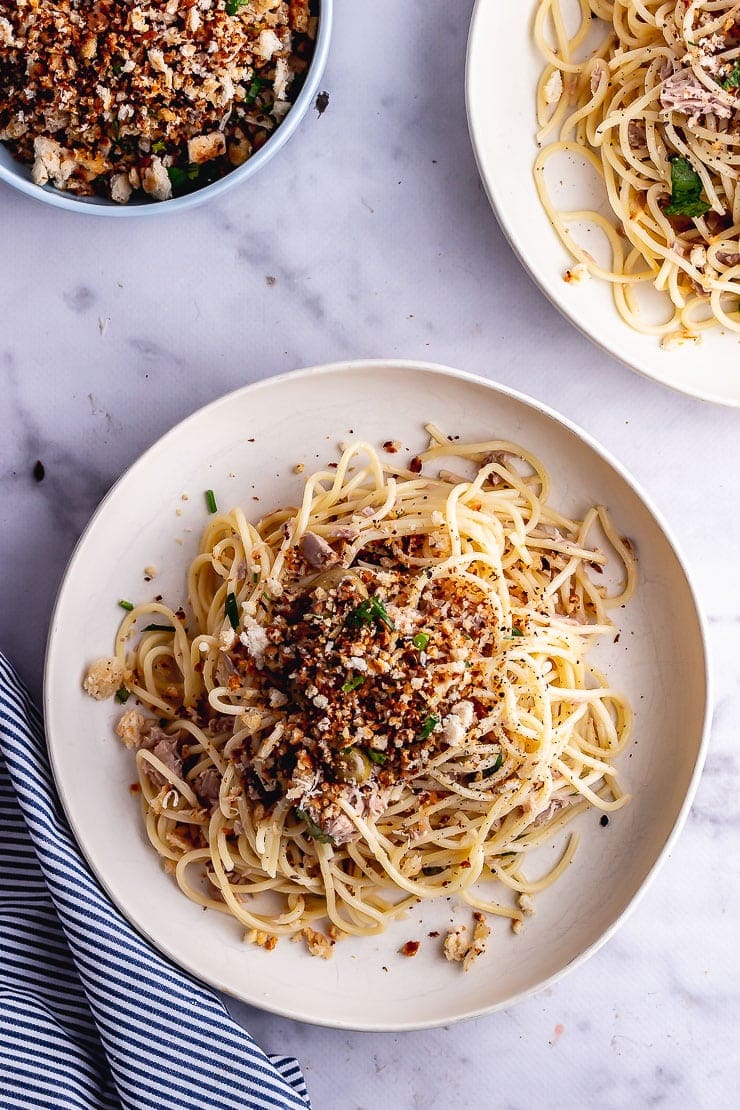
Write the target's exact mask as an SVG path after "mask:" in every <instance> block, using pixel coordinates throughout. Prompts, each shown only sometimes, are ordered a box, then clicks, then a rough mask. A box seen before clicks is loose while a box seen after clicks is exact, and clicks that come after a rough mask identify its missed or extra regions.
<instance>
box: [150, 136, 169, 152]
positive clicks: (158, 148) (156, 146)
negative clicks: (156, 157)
mask: <svg viewBox="0 0 740 1110" xmlns="http://www.w3.org/2000/svg"><path fill="white" fill-rule="evenodd" d="M166 149H167V146H166V144H165V143H163V142H162V140H161V139H158V140H157V142H156V143H152V154H164V152H165V150H166Z"/></svg>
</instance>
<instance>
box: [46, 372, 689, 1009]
mask: <svg viewBox="0 0 740 1110" xmlns="http://www.w3.org/2000/svg"><path fill="white" fill-rule="evenodd" d="M427 422H432V423H435V424H437V425H438V426H439V427H440V428H442V429H443V430H444V431H445V432H446V433H448V434H449V435H455V436H457V435H459V436H461V437H462V438H463V439H468V440H481V439H490V438H493V437H501V438H506V439H509V440H514V441H515V442H517V443H520V444H522V445H524V446H527V447H529V448H530V449H531V450H533V451H534V452H535V453H536V454H537V455H538V456H539V457H540V459H542V460H543V462H544V464H545V466H546V467H547V468H548V469H549V471H550V474H551V476H552V482H553V492H552V495H551V501H552V503H553V504H555V505H557V506H558V508H559V509H560V510H561V511H563V512H566V513H570V514H573V515H577V514H578V513H582V512H583V511H585V510H586V509H587V508H588V507H589V506H591V505H593V504H604V505H606V506H608V508H609V511H610V513H611V516H612V519H613V521H614V523H615V527H616V528H617V529H618V531H619V533H620V534H622V535H624V536H629V537H630V538H631V540H632V542H633V543H634V545H635V548H636V551H637V553H638V558H639V578H640V581H639V587H638V590H637V593H636V595H635V596H634V598H633V599H632V600H631V601H630V602H629V604H628V605H627V606H626V608H625V609H624V610H623V611H620V612H619V613H618V623H619V626H620V637H619V639H618V641H617V642H611V641H610V642H609V643H608V644H607V643H602V644H601V645H600V646H599V647H598V648H597V649H596V651H595V658H596V662H597V665H598V666H599V667H600V668H601V669H603V670H604V671H605V672H606V673H607V674H608V675H609V680H610V682H611V684H612V686H614V687H616V688H618V689H620V690H622V691H623V692H624V693H625V694H626V695H627V697H628V698H629V700H630V702H631V704H632V706H633V707H634V710H635V723H634V734H633V739H632V741H631V743H630V745H629V747H628V748H627V750H626V751H625V752H624V753H622V755H620V756H619V757H618V767H619V774H620V781H621V783H622V785H623V788H624V789H626V790H627V791H628V792H629V793H630V794H631V795H632V800H631V801H630V803H629V804H628V805H626V806H625V807H623V808H622V809H620V810H619V811H617V812H615V813H614V814H613V815H612V816H611V818H610V821H609V824H608V826H607V827H602V825H601V824H600V814H599V813H598V812H596V811H595V810H588V811H587V812H585V813H583V814H580V815H579V816H578V817H577V818H576V819H575V821H574V822H573V824H574V826H575V827H576V829H577V831H578V832H579V834H580V843H579V847H578V850H577V852H576V855H575V857H574V860H573V862H572V864H571V865H570V866H569V867H568V868H567V870H566V871H565V873H564V874H563V875H562V876H561V877H560V878H559V879H558V881H557V882H556V883H554V884H553V885H552V886H551V887H549V888H548V889H546V890H545V891H543V892H542V893H541V894H539V895H538V896H537V902H536V912H535V914H534V916H532V917H531V918H528V920H527V924H526V927H525V929H524V931H523V932H522V933H521V934H520V935H518V936H517V935H514V933H513V932H512V929H511V928H510V924H509V923H508V922H507V921H505V920H503V919H492V935H491V937H490V940H489V944H488V949H487V951H486V952H485V953H484V954H483V955H481V956H480V957H479V958H478V960H477V961H476V962H475V964H474V965H473V967H472V969H471V970H470V971H469V972H467V973H465V972H463V970H462V968H461V966H460V964H457V963H451V962H448V961H446V960H445V959H444V956H443V953H442V947H441V946H442V937H443V936H444V933H445V931H446V930H449V928H450V925H451V923H453V922H455V923H466V922H467V923H469V922H470V909H469V907H461V906H459V905H458V904H457V902H456V901H455V900H454V899H451V900H448V899H446V898H444V897H443V898H440V899H438V900H435V901H432V902H426V903H424V904H420V905H419V906H418V907H417V908H416V909H414V910H413V911H412V912H411V913H410V914H409V916H408V917H407V918H406V919H405V920H401V921H397V922H395V923H393V924H392V925H391V926H390V928H389V929H388V930H387V932H385V933H383V934H382V935H380V936H379V937H363V938H360V939H345V940H342V941H340V942H339V943H337V944H336V946H335V948H334V954H333V958H332V959H331V960H329V961H325V960H321V959H314V958H312V957H311V956H309V955H308V953H307V951H306V949H305V947H304V945H303V944H302V943H301V944H291V943H289V942H288V941H287V940H286V939H282V940H281V941H280V942H279V944H278V945H277V947H276V948H275V949H274V951H271V952H267V951H264V950H262V949H260V948H257V947H256V946H254V945H248V944H244V943H243V940H242V930H241V928H240V927H239V926H238V924H237V923H236V921H235V920H233V919H232V918H228V917H227V916H226V915H223V914H220V913H218V912H212V911H209V912H203V911H202V909H201V907H199V906H197V905H195V904H193V903H192V902H190V901H189V900H188V899H187V898H185V897H184V896H183V895H182V893H181V892H180V891H179V890H178V888H177V886H176V885H175V882H174V881H173V879H172V878H171V877H170V876H168V875H167V874H165V872H164V870H163V868H162V866H161V863H160V860H159V858H158V856H157V855H156V854H155V852H154V851H153V850H152V849H151V847H150V845H149V843H148V841H147V839H146V835H145V831H144V828H143V822H142V819H141V814H140V810H139V803H138V799H137V798H136V797H135V796H134V795H133V794H132V793H131V791H130V790H129V786H130V784H131V783H132V782H133V780H134V779H135V777H136V776H135V771H134V760H133V755H132V753H131V752H130V751H127V750H126V749H125V748H124V747H123V745H122V744H121V743H120V741H119V740H118V739H117V738H116V737H115V735H114V732H113V727H114V724H115V721H116V719H117V717H118V716H119V714H120V711H121V709H120V706H116V705H115V703H114V702H113V701H106V702H96V701H93V700H92V699H91V698H89V697H88V696H87V695H86V694H84V693H83V690H82V687H81V680H82V677H83V675H84V673H85V669H86V666H87V664H88V663H89V662H90V660H91V659H94V658H96V657H98V656H101V655H108V654H110V652H111V647H112V643H113V639H114V635H115V632H116V629H117V626H118V623H119V621H120V617H121V610H120V608H119V607H118V599H119V598H132V599H133V600H135V601H143V600H146V599H151V598H152V597H153V596H154V595H155V594H161V595H163V596H164V597H165V598H166V599H171V600H173V601H174V602H175V604H176V605H177V604H178V603H179V601H180V600H184V599H185V593H186V591H185V572H186V568H187V566H188V564H189V562H190V560H191V559H192V558H193V556H194V555H195V554H196V552H197V550H198V544H199V536H200V532H201V530H202V528H203V526H204V525H205V523H206V521H207V516H208V514H207V505H206V500H205V498H204V491H205V490H207V489H212V490H214V491H215V492H216V494H217V497H218V502H219V509H228V508H231V507H234V506H238V505H241V506H243V507H244V509H245V511H246V513H247V515H248V517H249V518H250V519H254V520H256V519H258V518H259V516H260V515H261V513H262V512H264V511H267V510H268V508H271V507H274V506H277V505H281V504H282V505H286V504H295V503H296V497H297V495H298V493H299V491H300V488H301V485H302V482H303V478H302V477H300V476H299V475H298V474H296V473H295V472H294V467H295V466H296V464H297V463H303V464H305V467H306V471H307V472H308V471H310V470H311V469H314V468H316V467H318V466H319V463H321V464H325V463H326V462H328V461H331V460H332V459H336V458H337V457H338V446H337V445H338V443H339V442H341V441H347V440H350V439H352V438H354V437H356V438H359V439H363V440H366V441H368V442H370V443H373V444H377V445H378V446H379V447H380V445H381V444H382V443H384V442H385V441H387V440H399V441H400V442H401V443H402V444H403V445H404V446H403V449H404V450H405V449H408V450H409V451H410V452H412V453H415V452H417V451H419V450H420V449H422V448H423V447H424V446H425V444H426V442H427V438H426V433H425V432H424V427H423V426H424V424H425V423H427ZM402 457H406V458H408V457H409V455H403V456H402ZM257 499H259V500H257ZM151 567H156V568H157V576H156V578H155V579H154V580H153V581H146V580H145V574H146V568H151ZM708 705H709V700H708V673H707V659H706V646H705V636H704V631H703V625H702V618H701V616H700V613H699V611H698V608H697V602H696V598H695V596H694V593H693V590H692V587H691V584H690V582H689V579H688V576H687V572H686V569H685V567H684V564H683V562H682V559H681V556H680V555H679V554H678V552H677V550H676V547H675V544H674V542H673V540H672V539H671V537H670V534H669V532H668V530H667V528H666V526H665V524H664V523H663V522H662V521H661V519H660V517H659V516H658V514H657V513H656V511H655V510H654V509H653V508H652V506H651V505H650V503H649V500H648V499H647V497H646V496H645V494H644V493H642V492H641V491H640V490H639V489H638V487H637V486H636V485H635V483H634V481H633V480H632V479H631V478H630V477H629V475H628V474H627V472H626V471H625V470H624V469H623V467H622V466H621V465H620V464H619V463H618V462H617V461H616V460H614V459H612V458H611V457H610V456H609V455H608V454H607V453H606V452H605V451H603V450H602V449H601V448H600V447H599V446H598V445H597V444H596V443H595V442H594V441H593V440H592V439H591V438H590V437H589V436H588V434H587V433H585V432H583V431H581V430H580V429H578V428H576V427H574V426H573V425H572V424H570V423H568V422H567V421H566V420H564V419H562V418H561V417H559V416H558V415H557V414H555V413H554V412H552V411H550V410H548V409H547V408H545V407H544V406H542V405H540V404H538V403H537V402H535V401H532V400H530V399H529V398H526V397H524V396H522V395H521V394H518V393H515V392H513V391H511V390H509V389H505V388H503V387H501V386H498V385H494V384H492V383H490V382H488V381H485V380H483V379H479V378H475V377H472V376H470V375H467V374H463V373H461V372H459V371H457V370H452V369H447V368H445V367H440V366H434V365H430V364H426V363H414V362H403V361H379V360H377V361H368V362H348V363H339V364H334V365H329V366H320V367H312V368H310V369H307V370H301V371H298V372H296V373H293V374H288V375H285V376H282V377H278V378H274V379H270V380H267V381H263V382H259V383H257V384H254V385H250V386H247V387H245V388H243V389H240V390H238V391H237V392H235V393H232V394H231V395H229V396H227V397H223V398H221V399H220V400H217V401H215V402H214V403H213V404H211V405H209V406H207V407H206V408H204V409H202V410H201V411H199V412H196V413H195V414H194V415H192V416H191V417H189V418H188V419H187V420H185V421H183V423H181V424H180V425H178V426H177V427H176V428H174V429H173V430H172V431H170V432H169V433H168V434H166V435H165V436H164V437H163V438H162V439H161V440H159V442H157V443H156V444H154V446H153V447H151V448H150V449H149V450H148V451H147V452H146V453H145V454H144V455H143V456H142V457H141V458H140V459H139V460H138V462H136V463H135V464H134V465H133V466H132V467H131V468H130V470H128V471H127V472H126V473H125V474H124V475H123V477H122V478H121V479H120V480H119V481H118V482H117V484H116V485H115V486H114V487H113V488H112V489H111V491H110V492H109V493H108V495H107V496H106V498H105V499H104V501H103V502H102V504H101V505H100V507H99V508H98V510H97V512H96V513H95V515H94V516H93V518H92V520H91V521H90V524H89V525H88V527H87V529H86V531H85V533H84V535H83V536H82V538H81V539H80V541H79V544H78V546H77V548H76V550H75V552H74V555H73V557H72V559H71V561H70V564H69V567H68V569H67V572H66V574H65V577H64V580H63V583H62V586H61V589H60V592H59V596H58V600H57V603H56V607H55V610H54V614H53V618H52V622H51V629H50V634H49V643H48V650H47V657H46V673H45V711H46V725H47V730H48V742H49V750H50V753H51V759H52V764H53V768H54V774H55V778H56V782H57V786H58V788H59V793H60V795H61V798H62V802H63V804H64V808H65V810H66V813H67V816H68V818H69V821H70V823H71V826H72V828H73V830H74V833H75V835H76V837H77V840H78V842H79V844H80V846H81V848H82V850H83V852H84V853H85V856H86V857H87V860H88V862H89V864H90V866H91V867H92V869H93V871H94V872H95V874H96V875H97V876H98V878H99V880H100V882H101V883H102V884H103V886H104V887H105V889H106V890H107V892H108V893H109V895H110V897H111V898H112V899H113V901H114V902H115V903H116V904H117V906H118V907H119V908H120V909H121V911H122V912H123V913H124V914H125V915H126V916H127V917H128V919H129V920H130V921H131V922H132V924H133V925H134V926H135V927H136V928H137V929H138V930H139V931H140V932H141V933H142V934H144V935H145V936H146V937H148V938H149V939H150V940H151V942H152V943H153V944H154V945H155V946H156V947H157V948H158V949H160V950H161V951H162V952H164V953H165V954H166V955H167V956H169V957H170V958H171V959H172V960H173V961H175V963H177V964H180V965H181V966H182V967H184V968H187V969H188V970H189V971H191V972H192V973H193V974H195V975H197V976H198V977H199V978H201V979H202V980H204V981H206V982H208V983H210V984H212V985H213V986H214V987H217V988H218V989H220V990H223V991H225V992H228V993H229V994H231V995H233V996H235V997H237V998H239V999H242V1000H243V1001H245V1002H248V1003H251V1004H253V1005H255V1006H258V1007H262V1008H263V1009H266V1010H270V1011H273V1012H276V1013H279V1014H281V1015H284V1016H286V1017H291V1018H296V1019H300V1020H303V1021H309V1022H315V1023H317V1024H322V1025H329V1026H336V1027H343V1028H355V1029H367V1030H403V1029H413V1028H422V1027H427V1026H433V1025H437V1024H445V1023H448V1022H451V1021H455V1020H458V1019H461V1018H466V1017H472V1016H474V1015H476V1014H481V1013H484V1012H487V1011H491V1010H495V1009H499V1008H502V1007H505V1006H509V1005H511V1004H512V1003H513V1002H515V1001H517V1000H519V999H521V998H524V997H526V996H527V995H528V994H530V993H531V992H533V991H536V990H538V989H540V988H542V987H543V986H545V985H546V984H550V983H553V982H554V981H555V980H557V979H558V978H559V977H560V976H561V975H563V974H564V972H565V971H566V969H568V968H573V967H575V966H576V965H578V964H579V963H581V962H582V961H583V960H584V959H585V958H586V957H587V956H588V955H589V954H591V953H593V952H594V951H595V950H596V949H597V948H598V947H599V946H600V945H601V944H603V943H604V941H605V940H606V939H607V938H608V937H609V936H610V935H611V934H612V933H613V932H614V930H615V929H616V928H617V925H618V924H619V922H620V921H622V920H623V919H624V917H625V915H626V913H627V912H628V911H629V910H630V909H631V908H632V907H634V905H635V903H636V901H637V899H638V896H639V895H640V894H641V892H642V891H644V889H645V886H646V884H647V882H648V880H649V879H650V878H651V876H652V875H654V873H655V871H656V868H657V866H658V864H659V862H660V861H661V859H663V858H664V857H665V855H666V853H667V851H668V849H669V847H670V846H671V844H672V843H673V841H674V840H675V838H676V836H677V834H678V831H679V829H680V827H681V825H682V823H683V820H684V818H685V816H686V813H687V811H688V808H689V805H690V802H691V798H692V796H693V793H694V789H695V787H696V784H697V780H698V777H699V774H700V770H701V765H702V761H703V757H704V748H705V742H706V736H707V730H708ZM559 842H560V843H562V837H560V838H559ZM537 852H538V855H537V856H535V858H534V861H533V864H532V867H533V873H535V872H537V869H538V868H539V867H542V868H543V869H545V868H546V866H547V863H548V861H550V860H552V858H553V856H554V853H555V852H556V845H555V844H553V845H552V846H544V847H542V848H541V849H537ZM528 865H529V860H528ZM432 933H438V934H439V935H438V936H436V937H434V936H430V935H429V934H432ZM409 940H419V941H420V942H421V945H420V949H419V951H418V953H417V955H415V956H414V957H413V958H407V957H405V956H404V955H401V954H400V953H399V949H400V948H401V947H402V946H403V945H404V944H405V942H406V941H409Z"/></svg>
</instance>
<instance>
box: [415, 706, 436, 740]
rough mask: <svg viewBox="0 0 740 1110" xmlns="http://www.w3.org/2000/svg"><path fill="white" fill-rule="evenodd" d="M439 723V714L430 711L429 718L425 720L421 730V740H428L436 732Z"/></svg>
mask: <svg viewBox="0 0 740 1110" xmlns="http://www.w3.org/2000/svg"><path fill="white" fill-rule="evenodd" d="M438 724H439V717H438V716H437V714H436V713H430V714H429V716H428V717H427V719H426V720H425V721H424V724H423V725H422V726H421V732H420V733H419V739H420V740H428V739H429V737H430V736H431V735H432V733H433V732H434V730H435V728H436V727H437V725H438Z"/></svg>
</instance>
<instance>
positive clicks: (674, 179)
mask: <svg viewBox="0 0 740 1110" xmlns="http://www.w3.org/2000/svg"><path fill="white" fill-rule="evenodd" d="M701 191H702V183H701V178H700V177H699V174H698V173H697V172H696V170H695V169H694V168H693V166H692V165H691V163H690V162H689V161H688V160H687V159H686V158H672V159H671V202H670V204H667V205H666V206H665V208H664V209H663V211H664V212H665V214H666V216H689V217H691V218H692V219H693V218H695V217H697V216H703V215H704V214H705V213H706V212H708V211H709V210H710V208H711V207H712V206H711V204H710V203H709V201H706V200H702V195H701Z"/></svg>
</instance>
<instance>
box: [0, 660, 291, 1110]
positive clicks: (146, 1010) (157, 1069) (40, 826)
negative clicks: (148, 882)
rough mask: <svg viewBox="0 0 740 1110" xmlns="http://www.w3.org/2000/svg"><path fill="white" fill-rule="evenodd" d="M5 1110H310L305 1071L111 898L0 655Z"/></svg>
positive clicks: (0, 1078)
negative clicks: (265, 1045) (259, 1039)
mask: <svg viewBox="0 0 740 1110" xmlns="http://www.w3.org/2000/svg"><path fill="white" fill-rule="evenodd" d="M0 1107H2V1110H10V1108H11V1107H19V1108H21V1110H32V1108H34V1107H40V1108H43V1110H98V1108H101V1110H102V1108H105V1110H109V1108H110V1110H113V1108H119V1107H125V1108H126V1110H144V1108H151V1110H231V1108H233V1110H237V1108H238V1110H252V1108H254V1110H278V1108H279V1110H307V1108H309V1110H310V1101H309V1098H308V1093H307V1091H306V1085H305V1082H304V1079H303V1075H302V1074H301V1070H300V1068H299V1066H298V1063H297V1062H296V1061H295V1060H294V1059H292V1058H290V1057H285V1056H266V1055H265V1053H264V1052H263V1051H262V1049H261V1048H259V1047H258V1046H257V1045H256V1044H255V1042H254V1041H253V1040H252V1038H251V1037H250V1036H249V1034H248V1033H246V1032H245V1031H244V1030H243V1029H242V1028H241V1027H240V1026H239V1025H237V1024H236V1022H234V1021H233V1020H232V1019H231V1018H230V1016H229V1015H228V1013H227V1011H226V1009H225V1008H224V1006H223V1004H222V1003H221V1002H220V1000H219V999H218V998H217V997H216V996H215V995H214V994H213V993H212V992H211V991H210V990H207V989H206V988H204V987H203V986H201V985H200V984H199V983H198V982H197V981H195V980H194V979H192V978H190V976H188V975H187V974H185V973H184V972H182V971H180V970H178V969H177V968H176V967H175V966H174V965H172V964H170V963H169V962H168V961H167V960H166V959H164V957H162V956H160V955H159V953H157V952H156V951H155V950H154V949H153V948H151V947H150V945H149V944H148V943H147V942H146V941H145V940H143V939H142V938H141V937H140V936H139V935H138V933H136V932H134V930H133V929H132V928H131V926H130V925H129V924H128V923H127V922H126V920H125V919H124V918H123V917H122V916H121V914H120V913H119V912H118V910H117V909H116V908H115V906H113V905H112V904H111V902H110V901H109V899H108V897H107V895H106V894H105V893H104V892H103V891H102V890H101V888H100V886H99V885H98V883H97V880H96V879H95V878H94V877H93V875H92V874H91V872H90V870H89V868H88V866H87V864H86V863H85V861H84V859H83V858H82V856H81V854H80V851H79V848H78V847H77V845H76V843H75V841H74V838H73V836H72V834H71V832H70V830H69V826H68V825H67V822H66V820H65V817H64V814H63V812H62V808H61V805H60V802H59V799H58V798H57V795H56V791H55V789H54V783H53V780H52V776H51V771H50V769H49V763H48V758H47V754H46V745H45V742H44V734H43V729H42V724H41V719H40V717H39V714H38V713H37V711H36V709H35V708H34V706H33V704H32V702H31V699H30V697H29V695H28V692H27V691H26V690H25V689H24V687H23V685H22V684H21V682H20V680H19V679H18V676H17V675H16V673H15V671H14V670H13V668H12V667H11V666H10V664H9V663H7V662H6V660H5V659H4V658H3V657H2V656H1V655H0Z"/></svg>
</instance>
